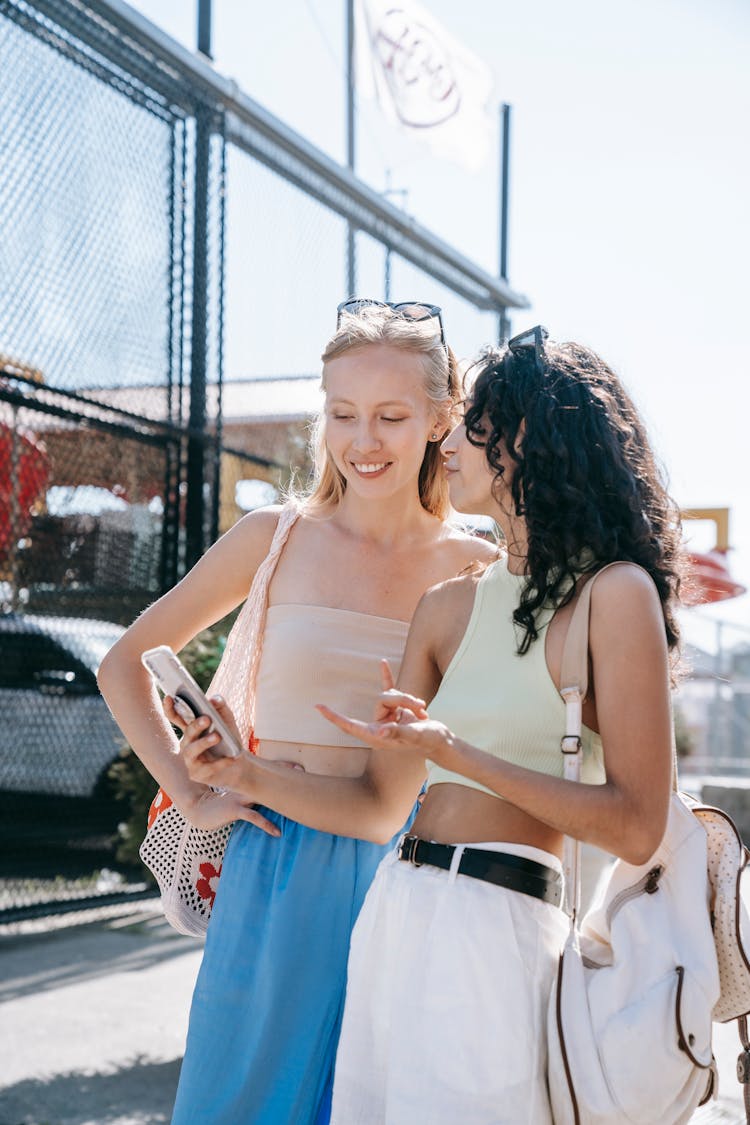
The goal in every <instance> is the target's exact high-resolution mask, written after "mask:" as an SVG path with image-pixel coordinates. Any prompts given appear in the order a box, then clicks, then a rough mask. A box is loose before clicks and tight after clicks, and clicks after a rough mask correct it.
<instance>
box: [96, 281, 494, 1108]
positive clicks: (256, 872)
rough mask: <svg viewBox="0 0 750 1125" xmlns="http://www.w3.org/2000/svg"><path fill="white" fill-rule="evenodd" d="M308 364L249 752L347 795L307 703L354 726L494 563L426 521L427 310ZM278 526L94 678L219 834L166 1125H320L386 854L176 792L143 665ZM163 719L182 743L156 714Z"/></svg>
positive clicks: (248, 526) (252, 559)
mask: <svg viewBox="0 0 750 1125" xmlns="http://www.w3.org/2000/svg"><path fill="white" fill-rule="evenodd" d="M322 359H323V390H324V392H325V406H324V409H323V412H322V414H321V417H320V420H319V423H318V427H317V434H316V447H317V475H316V479H315V483H314V485H313V487H312V490H311V492H310V494H309V495H308V496H306V497H304V498H300V499H298V500H297V501H296V505H297V510H298V515H297V518H296V522H295V523H294V525H293V527H292V529H291V532H290V534H289V538H288V541H287V543H286V546H285V547H284V549H283V552H282V554H281V557H280V559H279V562H278V565H277V568H276V571H275V573H274V577H273V579H272V582H271V586H270V592H269V608H268V617H267V622H266V628H265V634H264V637H263V647H262V655H261V661H260V667H259V671H258V679H257V687H256V710H255V729H254V735H255V738H256V739H257V743H256V746H257V753H258V755H259V757H260V758H263V759H266V760H270V761H277V762H284V763H287V764H288V763H292V764H294V765H297V766H299V767H302V769H304V770H305V771H306V772H307V773H309V774H319V775H326V776H329V777H339V778H343V777H346V778H355V777H357V776H359V775H360V774H362V772H363V771H364V769H365V765H366V761H367V756H368V751H367V749H366V748H365V747H364V746H362V745H361V743H360V742H359V741H358V740H357V739H356V738H352V737H349V736H346V735H340V734H339V732H338V731H337V730H336V728H335V727H333V726H331V725H330V724H329V723H327V722H326V721H325V720H324V719H323V718H322V717H321V716H320V715H319V714H318V713H317V712H316V711H315V710H314V706H313V705H314V704H315V703H316V702H317V701H318V700H320V699H327V700H333V701H334V702H335V703H336V704H337V705H338V707H339V708H340V709H341V710H343V711H345V712H346V713H348V714H353V715H356V716H358V717H359V718H362V719H365V718H368V717H369V713H370V710H371V706H372V699H373V696H374V695H375V694H376V693H377V691H378V689H379V686H380V672H379V661H380V659H381V658H383V657H387V658H388V659H389V660H390V661H391V662H392V663H393V664H394V665H395V666H396V667H397V666H398V665H399V664H400V661H401V656H402V653H403V648H404V644H405V641H406V635H407V631H408V625H409V622H410V620H411V617H412V614H413V612H414V610H415V608H416V605H417V603H418V601H419V599H420V597H421V595H422V594H423V593H424V591H425V590H426V589H427V587H429V586H431V585H434V584H435V583H436V582H440V581H443V580H444V579H446V578H448V577H451V576H452V575H455V574H457V573H459V572H460V571H462V570H464V569H465V568H466V567H467V566H468V565H469V564H471V563H472V562H474V561H475V560H477V559H479V560H486V559H487V558H488V556H489V557H494V551H493V550H492V548H490V547H489V546H488V545H487V544H485V543H483V542H481V541H479V540H476V539H474V538H471V537H469V536H467V535H465V534H463V533H461V532H459V531H457V530H455V529H454V528H452V527H451V526H450V525H449V524H447V523H446V522H445V519H446V516H447V513H448V496H447V488H446V484H445V479H444V475H443V471H442V466H441V463H440V448H439V446H440V440H441V438H442V437H443V436H444V435H445V433H446V431H447V430H448V429H449V428H450V426H451V425H452V412H453V409H454V405H455V402H456V399H457V382H456V367H455V362H454V360H453V357H452V355H451V353H450V352H449V349H448V347H447V345H446V343H445V337H444V333H443V325H442V319H441V316H440V310H439V309H437V308H436V307H435V306H432V305H422V304H419V303H415V302H409V303H405V304H400V305H396V306H391V305H385V304H382V303H380V302H376V301H350V302H345V303H344V305H342V306H341V307H340V308H339V319H338V325H337V330H336V333H335V335H334V336H333V338H332V339H331V340H330V341H329V343H328V345H327V346H326V348H325V351H324V353H323V356H322ZM278 519H279V510H278V509H275V508H267V509H263V510H260V511H258V512H254V513H251V514H250V515H248V516H246V517H244V518H243V519H242V520H240V522H239V523H238V524H237V525H236V526H235V527H234V528H233V529H232V530H231V531H230V532H228V534H226V535H225V536H224V537H223V538H222V539H221V540H220V541H219V542H218V543H217V544H216V545H215V546H214V547H212V548H211V550H210V551H208V552H207V554H206V555H205V557H204V558H203V559H202V560H201V561H200V562H199V563H198V564H197V566H196V567H195V568H194V569H193V570H192V571H191V572H190V574H188V575H187V577H186V578H184V579H183V581H182V582H181V583H180V584H179V585H178V586H177V587H175V589H174V590H172V591H171V592H170V593H168V594H167V595H165V597H163V598H161V599H160V601H158V602H157V603H156V604H155V605H153V606H152V607H151V608H150V609H148V610H147V611H146V612H145V613H144V614H143V615H142V617H140V618H139V619H138V621H136V622H135V624H134V625H133V626H131V628H130V629H129V630H128V632H127V633H126V634H125V636H124V637H123V638H122V640H121V641H120V642H118V644H117V645H116V646H115V648H114V649H112V651H111V652H110V653H109V655H108V656H107V657H106V659H105V661H104V663H103V665H102V667H101V670H100V684H101V688H102V692H103V694H104V695H105V697H106V698H107V701H108V703H109V705H110V707H111V708H112V711H113V712H114V714H115V716H116V718H117V719H118V721H119V723H120V725H121V727H122V729H123V731H124V733H125V735H126V737H127V738H128V740H129V741H130V743H131V745H132V746H133V748H134V749H135V751H136V753H138V755H139V756H140V757H141V758H142V760H143V761H144V763H145V764H146V766H147V767H148V768H149V770H150V771H151V772H152V774H153V776H154V778H155V780H156V781H157V782H158V783H159V785H161V786H162V787H163V788H164V789H165V790H166V791H167V792H168V793H169V794H170V796H171V797H172V799H173V800H174V801H175V803H176V804H177V806H178V807H179V808H180V809H181V810H182V811H183V813H184V814H185V815H186V816H187V818H188V819H189V820H191V821H192V822H193V823H195V824H197V825H199V826H201V827H204V828H212V827H216V826H218V825H220V824H223V823H227V822H228V821H231V820H234V821H236V823H235V826H234V829H233V831H232V835H231V837H230V841H229V844H228V846H227V851H226V855H225V859H224V866H223V869H222V874H221V880H220V884H219V890H218V894H217V898H216V902H215V905H214V909H213V914H212V918H211V923H210V926H209V930H208V936H207V941H206V948H205V953H204V957H203V963H202V966H201V970H200V974H199V977H198V982H197V985H196V989H195V995H194V998H193V1005H192V1011H191V1018H190V1029H189V1034H188V1042H187V1049H186V1054H185V1060H184V1063H183V1068H182V1074H181V1077H180V1084H179V1089H178V1094H177V1102H176V1106H175V1112H174V1118H173V1122H174V1125H187V1123H188V1122H194V1123H196V1125H198V1123H199V1125H251V1123H258V1125H261V1123H263V1125H292V1123H293V1125H308V1123H309V1125H313V1123H316V1125H318V1123H323V1122H325V1121H327V1120H328V1116H329V1103H330V1083H331V1078H332V1068H333V1059H334V1056H335V1052H336V1045H337V1041H338V1034H339V1027H340V1019H341V1011H342V1007H343V997H344V985H345V975H346V959H347V955H348V949H349V937H350V932H351V928H352V926H353V924H354V922H355V920H356V917H357V914H358V912H359V908H360V905H361V903H362V901H363V898H364V896H365V893H366V892H367V888H368V887H369V885H370V882H371V880H372V877H373V875H374V873H375V869H376V867H377V865H378V863H379V861H380V859H381V858H382V856H383V855H384V854H385V852H386V851H387V850H388V846H389V843H387V842H386V841H383V842H382V843H380V844H377V843H372V842H366V841H363V840H357V839H353V838H352V837H351V836H337V835H333V834H329V833H328V832H322V831H315V830H313V829H310V828H306V827H303V826H302V825H301V824H299V823H296V822H295V821H293V820H290V819H287V818H286V817H283V816H280V815H278V814H277V813H275V812H271V811H270V810H268V809H256V808H251V807H250V806H249V804H247V803H245V802H244V801H243V799H240V798H238V797H236V796H233V795H231V794H218V793H214V792H212V791H211V790H210V789H208V788H207V787H206V786H205V785H202V784H199V783H195V782H193V781H191V780H190V778H189V777H188V774H187V772H186V769H185V765H184V762H183V759H182V758H181V757H180V756H179V755H177V754H176V753H175V751H176V749H177V746H176V741H175V737H174V734H173V733H172V730H171V728H170V725H169V723H168V722H167V719H166V718H165V716H164V715H163V714H162V712H161V709H160V708H159V707H158V702H157V699H156V697H155V695H154V692H153V689H152V687H151V685H150V683H149V681H148V678H147V676H146V674H145V673H144V671H143V670H142V668H141V666H140V660H139V658H140V654H141V652H143V651H144V649H147V648H151V647H152V646H154V645H157V644H169V645H171V647H172V648H173V649H174V650H175V651H178V650H179V649H181V648H182V647H183V646H184V645H185V644H186V643H187V642H188V641H189V640H190V639H191V638H192V637H193V636H194V635H195V634H196V633H198V632H199V631H200V630H201V629H203V628H205V627H206V626H207V625H209V624H211V623H212V622H214V621H216V620H218V619H220V618H221V617H223V616H224V615H225V614H226V613H228V612H229V611H230V610H231V609H233V608H234V607H235V606H236V605H237V604H238V603H239V602H241V601H242V600H243V598H244V597H245V596H246V595H247V592H248V589H249V587H250V584H251V582H252V579H253V575H254V574H255V571H256V570H257V568H258V566H259V565H260V564H261V562H262V561H263V559H264V558H265V556H266V555H267V554H268V551H269V547H270V544H271V540H272V538H273V535H274V532H275V529H276V526H277V522H278ZM166 713H167V716H168V717H169V718H170V719H171V720H172V721H173V722H174V723H175V724H176V725H181V724H180V723H179V720H178V718H177V716H176V714H175V713H174V711H172V710H171V709H170V707H169V706H167V709H166ZM286 776H287V777H289V778H290V779H291V777H292V776H294V774H293V773H289V771H286ZM258 827H261V828H264V829H265V832H260V831H258ZM395 827H399V826H395ZM362 835H363V836H365V835H367V833H366V832H364V831H363V833H362Z"/></svg>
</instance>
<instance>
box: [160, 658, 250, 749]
mask: <svg viewBox="0 0 750 1125" xmlns="http://www.w3.org/2000/svg"><path fill="white" fill-rule="evenodd" d="M141 663H142V664H143V666H144V668H145V669H146V671H148V672H150V673H151V675H152V676H153V678H154V680H155V681H156V683H157V685H158V686H159V687H160V688H161V690H162V691H163V692H164V694H165V695H170V696H171V697H172V699H173V700H174V709H175V711H176V712H177V714H178V715H179V716H180V718H181V719H182V720H183V722H186V723H189V722H192V720H193V719H196V718H198V717H199V716H201V715H205V716H206V717H207V718H209V719H210V720H211V726H210V728H209V729H210V730H212V731H215V732H216V734H218V735H219V736H220V739H221V741H219V742H217V743H216V745H215V746H212V747H211V753H212V754H215V755H217V756H219V757H221V756H226V757H230V758H236V757H238V756H239V755H240V754H241V753H242V751H241V749H240V747H239V746H238V744H237V741H236V739H235V737H234V735H233V734H232V732H231V731H230V729H229V727H228V726H227V725H226V723H225V722H224V720H223V719H222V718H221V715H220V714H219V712H218V711H217V710H216V708H215V707H214V705H213V704H212V703H211V702H210V700H209V699H208V698H207V697H206V695H205V693H204V692H203V691H202V690H201V688H200V687H199V686H198V684H197V683H196V682H195V680H194V679H193V677H192V676H191V675H190V673H189V672H188V670H187V668H186V667H185V665H184V664H183V663H182V662H181V661H180V660H179V658H178V657H177V656H175V654H174V653H173V652H172V649H171V648H170V647H169V645H159V646H158V648H150V649H148V650H147V651H146V652H144V653H143V654H142V655H141Z"/></svg>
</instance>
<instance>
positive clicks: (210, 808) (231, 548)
mask: <svg viewBox="0 0 750 1125" xmlns="http://www.w3.org/2000/svg"><path fill="white" fill-rule="evenodd" d="M277 521H278V509H270V508H266V509H263V510H262V511H258V512H253V513H251V514H250V515H247V516H245V517H243V519H241V520H240V521H239V522H238V523H237V524H235V526H234V527H233V528H232V529H231V530H230V531H228V532H227V533H226V535H224V536H222V538H221V539H219V541H218V542H217V543H216V544H215V545H214V546H213V547H211V549H210V550H209V551H207V552H206V554H205V555H204V556H203V558H202V559H201V560H200V562H198V563H197V564H196V566H194V567H193V569H192V570H191V571H190V573H189V574H187V575H186V576H185V578H183V579H182V581H181V582H180V583H178V585H177V586H175V587H174V589H173V590H170V591H169V593H167V594H165V595H164V596H163V597H162V598H160V599H159V600H158V601H157V602H155V603H154V604H153V605H152V606H149V608H148V609H147V610H145V612H144V613H142V614H141V616H140V617H139V618H138V619H137V620H136V621H135V622H134V623H133V625H131V626H130V628H129V629H128V630H127V632H126V633H125V634H124V635H123V636H122V637H121V638H120V640H119V641H118V642H117V643H116V644H115V645H114V646H113V647H112V648H111V649H110V651H109V652H108V653H107V655H106V656H105V657H104V660H103V661H102V663H101V665H100V667H99V671H98V681H99V687H100V690H101V693H102V695H103V696H104V698H105V699H106V701H107V704H108V705H109V708H110V710H111V711H112V714H113V715H114V717H115V719H116V720H117V723H118V725H119V727H120V729H121V730H122V732H123V734H124V735H125V737H126V739H127V740H128V742H129V743H130V745H131V746H132V748H133V750H134V751H135V753H136V754H137V755H138V757H139V758H140V759H141V761H142V762H143V764H144V765H145V766H146V768H147V769H148V770H149V772H150V773H151V774H152V775H153V777H154V778H155V780H156V781H157V782H158V784H159V785H161V786H162V787H163V788H164V789H165V790H166V791H167V792H168V793H169V795H170V797H171V798H172V800H173V801H174V802H175V804H176V805H177V807H178V808H179V809H180V810H181V811H182V812H183V814H184V815H185V816H186V817H187V818H188V819H189V820H191V821H192V822H193V823H195V824H198V825H199V826H200V827H204V828H212V827H218V825H219V824H226V823H228V822H229V821H231V820H234V819H237V818H238V817H240V818H242V819H245V820H251V821H252V822H253V823H256V824H258V825H259V826H260V827H264V828H266V830H268V828H269V827H270V824H269V822H268V821H267V820H266V819H265V818H264V817H261V816H260V814H258V813H255V812H253V811H252V810H250V809H247V808H246V807H245V806H244V804H243V803H241V802H239V801H238V800H237V798H236V797H234V796H226V797H222V796H220V795H218V794H212V793H209V792H208V791H207V790H206V788H205V786H204V785H200V784H198V783H196V782H195V781H193V780H191V779H190V777H189V776H188V773H187V770H186V769H185V764H184V762H183V760H182V759H181V757H180V755H179V753H178V744H177V739H176V737H175V735H174V732H173V730H172V728H171V726H170V725H169V723H168V722H167V719H166V717H165V715H164V713H163V710H162V706H161V703H160V701H159V697H158V695H157V692H156V688H155V687H154V685H153V682H152V680H151V677H150V676H149V674H148V672H146V670H145V668H144V667H143V666H142V664H141V660H140V658H141V653H142V652H144V650H145V649H148V648H154V647H155V646H156V645H162V644H166V645H169V646H170V647H171V648H172V649H174V651H175V652H179V650H180V649H182V648H184V646H185V645H186V644H187V643H188V641H190V640H192V638H193V637H194V636H195V635H196V634H197V633H199V632H200V631H201V630H202V629H205V628H207V627H208V626H209V625H212V624H213V623H214V622H216V621H219V620H221V618H222V617H225V616H226V614H227V613H229V612H230V611H231V610H232V609H234V608H235V606H237V605H239V603H240V602H241V601H242V600H243V599H244V598H245V597H247V594H248V591H249V589H250V585H251V583H252V580H253V576H254V574H255V571H256V570H257V568H258V567H259V566H260V564H261V562H262V561H263V559H264V558H265V557H266V555H267V554H268V550H269V548H270V545H271V540H272V538H273V534H274V531H275V529H276V524H277ZM274 834H277V833H276V831H275V830H274Z"/></svg>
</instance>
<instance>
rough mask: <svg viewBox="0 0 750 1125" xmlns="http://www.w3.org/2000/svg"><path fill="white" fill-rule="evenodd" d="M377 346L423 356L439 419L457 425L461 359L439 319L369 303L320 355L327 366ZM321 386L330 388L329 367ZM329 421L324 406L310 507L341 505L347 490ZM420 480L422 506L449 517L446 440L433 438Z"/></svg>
mask: <svg viewBox="0 0 750 1125" xmlns="http://www.w3.org/2000/svg"><path fill="white" fill-rule="evenodd" d="M371 344H388V345H390V346H391V347H394V348H400V349H402V350H403V351H405V352H413V353H414V355H416V356H419V358H420V360H421V362H422V369H423V371H424V390H425V393H426V395H427V397H428V398H429V400H430V402H431V403H432V405H433V406H434V408H435V412H436V414H437V416H438V419H441V421H440V424H444V425H445V426H446V428H447V427H449V426H451V425H453V424H454V413H455V410H456V406H457V403H458V400H459V397H460V395H459V371H458V363H457V361H456V357H455V356H454V354H453V352H452V351H451V350H450V348H446V347H444V346H443V344H442V342H441V339H440V333H439V331H438V326H437V323H436V321H435V320H434V319H433V318H430V319H429V320H419V321H417V320H409V319H407V318H406V317H405V316H402V315H401V314H400V313H398V312H397V311H396V310H394V309H391V308H389V307H388V306H386V305H367V306H365V307H363V308H362V309H360V310H359V311H358V312H356V313H347V312H344V313H342V315H341V322H340V324H339V327H338V328H337V330H336V332H335V333H334V335H333V336H332V337H331V339H330V340H329V341H328V343H327V344H326V346H325V348H324V350H323V354H322V355H321V357H320V358H321V359H322V360H323V363H324V364H326V363H328V361H329V360H332V359H337V358H338V357H339V356H342V355H345V354H346V353H347V352H350V351H353V350H354V349H355V348H364V347H367V346H368V345H371ZM321 386H322V388H323V390H324V391H325V389H326V385H325V367H324V368H323V376H322V379H321ZM441 416H442V418H441ZM442 419H444V422H443V420H442ZM325 423H326V419H325V411H324V410H321V412H320V414H319V415H318V417H317V419H316V420H315V422H314V424H313V428H312V435H311V440H310V453H311V459H312V462H313V473H312V481H311V484H310V488H309V491H308V493H307V495H306V497H304V498H303V499H304V503H305V506H306V507H307V508H308V509H309V508H314V509H321V508H324V507H328V506H332V507H336V506H337V505H338V504H340V503H341V499H342V497H343V495H344V492H345V491H346V480H345V479H344V477H343V476H342V475H341V473H340V472H339V470H338V469H337V468H336V465H335V464H334V462H333V459H332V458H331V456H330V454H329V452H328V447H327V445H326V434H325ZM418 484H419V500H420V503H421V504H422V507H423V508H424V509H425V510H426V511H428V512H430V513H431V514H432V515H434V516H438V517H439V518H440V519H445V518H446V516H447V515H448V513H449V511H450V503H449V500H448V485H447V482H446V479H445V474H444V472H443V468H442V461H441V457H440V443H439V442H437V441H428V442H427V445H426V447H425V452H424V457H423V459H422V465H421V467H420V470H419V482H418ZM301 499H302V498H301Z"/></svg>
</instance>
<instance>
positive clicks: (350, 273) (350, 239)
mask: <svg viewBox="0 0 750 1125" xmlns="http://www.w3.org/2000/svg"><path fill="white" fill-rule="evenodd" d="M354 80H355V74H354V0H346V165H347V168H349V170H350V171H351V172H354V161H355V155H356V152H355V142H356V135H355V124H356V122H355V118H354V112H355V111H354ZM356 295H357V270H356V260H355V244H354V227H353V225H352V223H351V222H349V223H347V228H346V296H347V297H355V296H356Z"/></svg>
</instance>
